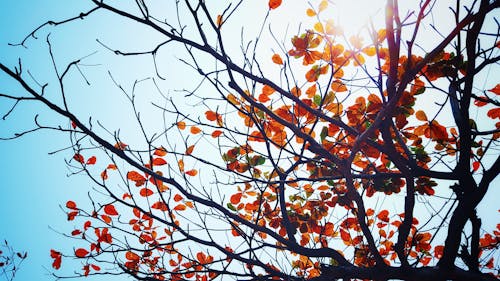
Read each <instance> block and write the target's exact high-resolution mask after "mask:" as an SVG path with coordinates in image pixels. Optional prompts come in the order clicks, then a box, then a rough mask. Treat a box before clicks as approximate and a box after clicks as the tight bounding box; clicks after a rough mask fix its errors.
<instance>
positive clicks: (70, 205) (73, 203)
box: [66, 200, 76, 210]
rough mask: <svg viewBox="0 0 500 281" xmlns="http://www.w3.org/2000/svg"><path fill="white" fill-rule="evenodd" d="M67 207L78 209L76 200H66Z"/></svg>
mask: <svg viewBox="0 0 500 281" xmlns="http://www.w3.org/2000/svg"><path fill="white" fill-rule="evenodd" d="M66 208H68V209H71V210H76V203H75V202H74V201H71V200H70V201H68V202H66Z"/></svg>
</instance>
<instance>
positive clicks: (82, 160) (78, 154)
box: [73, 153, 85, 164]
mask: <svg viewBox="0 0 500 281" xmlns="http://www.w3.org/2000/svg"><path fill="white" fill-rule="evenodd" d="M73 159H75V160H76V161H78V162H80V163H82V164H83V163H85V158H83V156H82V155H81V154H80V153H76V154H75V155H73Z"/></svg>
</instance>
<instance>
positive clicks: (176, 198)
mask: <svg viewBox="0 0 500 281" xmlns="http://www.w3.org/2000/svg"><path fill="white" fill-rule="evenodd" d="M182 199H183V198H182V196H181V195H180V194H176V195H175V196H174V201H175V202H179V201H181V200H182Z"/></svg>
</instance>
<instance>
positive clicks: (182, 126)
mask: <svg viewBox="0 0 500 281" xmlns="http://www.w3.org/2000/svg"><path fill="white" fill-rule="evenodd" d="M177 128H179V129H180V130H184V129H186V122H184V121H179V122H177Z"/></svg>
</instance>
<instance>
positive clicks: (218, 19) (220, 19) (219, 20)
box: [216, 15, 222, 27]
mask: <svg viewBox="0 0 500 281" xmlns="http://www.w3.org/2000/svg"><path fill="white" fill-rule="evenodd" d="M216 24H217V27H221V26H222V15H217V22H216Z"/></svg>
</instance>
